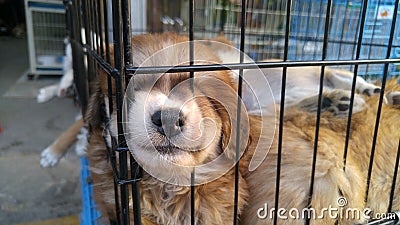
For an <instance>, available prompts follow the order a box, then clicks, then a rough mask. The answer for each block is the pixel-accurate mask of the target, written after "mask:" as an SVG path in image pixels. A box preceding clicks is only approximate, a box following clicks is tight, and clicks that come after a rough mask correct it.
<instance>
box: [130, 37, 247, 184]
mask: <svg viewBox="0 0 400 225" xmlns="http://www.w3.org/2000/svg"><path fill="white" fill-rule="evenodd" d="M151 41H152V40H147V42H146V45H138V44H137V45H135V44H134V45H133V46H136V48H138V49H136V51H138V52H142V53H143V52H145V51H147V52H146V55H143V56H142V58H143V59H144V58H146V59H144V60H142V61H141V62H140V64H141V66H163V65H173V66H174V65H188V63H187V61H188V59H189V51H188V47H189V45H188V43H184V44H179V42H177V43H173V41H176V40H171V39H167V41H165V42H164V44H165V45H167V46H171V45H172V44H177V45H175V46H172V47H171V48H169V47H167V46H163V45H162V44H161V45H160V41H159V40H157V42H153V43H152V42H151ZM149 45H150V46H149ZM157 45H158V46H159V48H155V47H154V46H157ZM149 48H150V49H151V48H153V49H152V51H149ZM163 48H164V50H162V51H159V50H161V49H163ZM133 52H135V49H133ZM196 52H197V53H196ZM195 63H196V64H216V63H219V61H218V58H217V57H216V56H215V55H213V54H212V52H211V51H209V50H208V49H207V48H206V47H205V46H202V45H195ZM137 64H139V63H137ZM125 103H126V105H127V109H128V110H127V112H128V113H127V123H126V126H125V128H126V129H125V132H126V137H127V141H128V145H129V148H130V150H131V152H132V154H133V155H134V157H135V159H136V160H137V161H138V162H139V163H140V164H141V165H142V166H143V168H144V169H145V170H153V173H158V174H163V175H165V174H171V173H172V174H173V175H180V174H185V175H187V174H188V171H189V170H192V169H193V167H197V166H201V165H205V164H207V163H210V162H212V161H215V160H216V159H217V158H219V157H220V158H224V159H225V161H226V160H227V159H228V160H230V161H232V160H233V161H234V158H235V157H234V154H235V147H234V146H235V140H236V135H234V133H236V121H237V118H236V117H237V106H238V97H237V91H236V85H235V82H234V81H233V80H232V78H231V77H230V76H229V73H228V72H227V71H207V72H196V73H194V77H193V78H190V74H189V73H187V72H183V73H159V74H136V75H135V76H134V78H133V81H131V83H130V85H129V86H128V89H127V95H126V101H125ZM242 111H243V113H242V116H241V118H242V121H244V122H242V126H243V127H244V128H245V130H247V132H246V131H245V132H241V135H243V136H248V129H246V126H247V125H248V122H247V121H248V120H247V117H246V113H245V107H244V106H242ZM242 133H243V134H242ZM246 143H247V138H243V140H242V145H241V146H242V148H241V152H243V150H244V146H245V144H246ZM218 164H219V166H222V164H224V163H222V164H221V162H219V163H218ZM232 165H233V164H232ZM215 169H217V168H215ZM154 171H155V172H154ZM172 174H171V175H172ZM152 175H153V176H154V174H152ZM167 179H169V178H167Z"/></svg>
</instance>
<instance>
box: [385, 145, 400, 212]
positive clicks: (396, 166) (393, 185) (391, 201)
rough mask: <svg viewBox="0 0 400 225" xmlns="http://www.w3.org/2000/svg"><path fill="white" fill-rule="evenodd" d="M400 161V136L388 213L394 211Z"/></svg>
mask: <svg viewBox="0 0 400 225" xmlns="http://www.w3.org/2000/svg"><path fill="white" fill-rule="evenodd" d="M399 161H400V138H399V146H398V147H397V156H396V162H395V163H394V172H393V180H392V188H391V190H390V198H389V206H388V210H387V212H388V213H389V212H391V211H392V205H393V198H394V192H395V190H396V180H397V173H398V170H399Z"/></svg>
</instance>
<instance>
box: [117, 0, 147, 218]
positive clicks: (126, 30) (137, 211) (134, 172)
mask: <svg viewBox="0 0 400 225" xmlns="http://www.w3.org/2000/svg"><path fill="white" fill-rule="evenodd" d="M121 6H122V8H121V13H122V34H123V43H124V68H123V69H124V75H125V84H126V85H127V84H128V78H127V75H128V74H127V72H126V70H125V69H126V66H128V65H129V64H130V63H131V57H132V56H131V24H130V21H131V18H130V12H131V9H130V1H129V0H122V5H121ZM132 79H134V78H133V77H132ZM132 81H133V80H132ZM130 164H131V165H130V166H131V179H135V180H136V179H138V178H139V177H141V175H142V171H141V168H140V167H139V165H138V164H137V162H136V161H135V159H134V158H133V156H132V155H130ZM139 188H140V187H139V181H136V182H134V183H133V184H132V200H133V219H134V224H135V225H140V224H142V218H141V217H142V216H141V206H140V190H139Z"/></svg>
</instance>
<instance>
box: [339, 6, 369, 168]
mask: <svg viewBox="0 0 400 225" xmlns="http://www.w3.org/2000/svg"><path fill="white" fill-rule="evenodd" d="M367 7H368V0H364V4H363V8H362V13H361V24H360V30H359V35H358V40H357V49H356V60H358V59H360V54H361V47H362V40H363V35H364V25H365V17H366V15H367ZM357 73H358V65H354V75H353V81H352V84H351V95H350V107H349V118H348V119H347V130H346V140H345V144H344V152H343V169H344V170H345V169H346V159H347V151H348V148H349V139H350V127H351V118H352V115H353V103H354V93H355V90H356V81H357Z"/></svg>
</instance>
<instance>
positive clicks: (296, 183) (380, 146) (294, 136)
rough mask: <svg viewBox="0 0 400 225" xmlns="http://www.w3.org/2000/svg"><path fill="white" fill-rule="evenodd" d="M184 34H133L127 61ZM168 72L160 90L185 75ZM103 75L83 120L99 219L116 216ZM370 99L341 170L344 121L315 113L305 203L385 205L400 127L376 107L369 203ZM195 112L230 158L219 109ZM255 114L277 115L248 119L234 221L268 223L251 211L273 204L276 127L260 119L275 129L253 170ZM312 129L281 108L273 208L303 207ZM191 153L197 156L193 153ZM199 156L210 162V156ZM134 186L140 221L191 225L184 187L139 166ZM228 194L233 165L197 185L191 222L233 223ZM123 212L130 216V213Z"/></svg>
mask: <svg viewBox="0 0 400 225" xmlns="http://www.w3.org/2000/svg"><path fill="white" fill-rule="evenodd" d="M186 40H187V38H185V37H181V36H178V35H174V34H161V35H141V36H137V37H134V38H133V39H132V52H135V53H138V54H137V56H135V57H134V60H137V61H134V62H133V65H135V66H136V65H139V64H140V63H141V62H143V60H145V58H147V57H149V55H151V54H152V53H154V52H156V51H157V50H160V49H162V48H164V47H165V46H164V44H166V43H169V44H173V43H179V42H183V41H186ZM201 50H202V54H206V55H207V54H210V55H211V56H212V55H213V54H212V53H211V51H209V50H207V49H206V48H204V47H202V49H201ZM197 52H199V51H197ZM185 57H186V55H185ZM213 60H215V59H213ZM166 63H168V62H166ZM210 76H214V77H215V78H217V79H219V80H221V81H222V82H224V83H225V84H226V85H229V86H231V87H232V88H233V89H234V90H236V86H235V83H234V82H233V81H232V80H231V78H229V76H228V75H227V74H226V73H225V72H223V71H220V72H215V73H211V75H210ZM166 77H167V76H166ZM170 77H171V78H162V80H163V81H164V82H162V84H159V85H160V87H161V89H165V91H168V90H170V89H171V87H172V86H173V84H174V83H177V82H178V83H179V82H181V81H182V80H184V79H187V78H188V75H187V74H180V75H171V76H170ZM106 78H107V76H106V75H105V73H100V74H99V80H98V81H97V88H95V89H96V90H97V91H96V93H95V94H94V95H93V96H92V98H91V100H90V105H89V110H88V115H87V116H86V122H87V123H88V124H89V129H90V132H91V136H90V139H89V147H88V158H89V161H90V164H91V171H92V178H93V184H94V186H93V188H94V197H95V201H96V203H97V204H98V207H99V209H100V211H101V212H102V214H103V217H104V218H105V222H107V218H110V219H115V217H116V215H115V195H114V179H113V173H112V169H111V165H110V158H109V156H108V154H107V150H106V149H107V147H106V145H105V143H104V139H103V136H102V134H103V129H104V125H103V124H102V121H104V119H105V118H103V115H102V113H101V107H100V105H101V104H105V102H104V101H107V98H105V96H107V86H106V80H105V79H106ZM168 79H170V80H168ZM392 83H393V82H392ZM392 83H390V84H388V89H391V90H394V89H395V88H397V87H398V86H396V85H395V84H392ZM169 85H171V86H169ZM207 88H208V90H207V91H209V92H216V93H217V94H218V89H214V90H213V89H212V88H211V87H207ZM224 97H225V98H226V99H227V100H228V102H230V103H231V104H236V101H237V100H236V99H237V96H236V95H235V96H233V95H226V96H224ZM114 102H115V101H114ZM376 103H377V97H368V99H367V104H368V107H369V108H368V109H366V110H365V111H362V112H359V113H356V114H354V115H353V122H352V128H351V139H350V144H349V152H348V156H347V165H346V170H345V171H343V161H342V159H343V149H344V140H345V131H346V126H347V120H346V119H343V118H335V117H333V116H332V114H331V113H329V112H326V113H324V114H323V115H322V118H321V126H320V133H319V134H320V137H319V142H318V155H317V164H316V173H315V183H314V194H313V197H312V200H311V205H310V206H311V207H313V208H315V209H317V210H318V209H322V208H324V207H328V205H329V204H330V205H332V206H337V204H336V201H337V198H338V197H339V196H340V195H343V196H344V197H346V198H347V200H348V205H347V206H348V207H355V208H360V209H362V208H364V207H367V206H368V207H371V208H372V209H374V210H375V211H376V212H384V211H386V210H387V205H388V202H387V199H388V194H389V190H390V187H391V181H392V174H393V170H394V168H393V167H394V166H393V165H394V160H395V155H396V149H397V144H398V139H399V137H400V130H399V129H398V127H400V122H399V121H400V116H399V115H400V114H399V111H398V110H399V109H398V108H395V107H394V106H384V107H383V110H382V116H381V120H380V127H379V135H378V140H377V145H376V152H375V160H374V170H373V174H372V179H371V186H370V192H369V193H370V195H369V201H368V203H367V204H366V205H365V203H364V193H365V187H366V173H367V170H368V162H369V154H370V153H369V152H370V150H371V144H372V132H373V128H374V121H375V117H376V108H377V107H376ZM196 104H198V105H199V106H200V108H201V109H204V108H207V107H209V108H216V109H219V107H220V105H218V103H215V102H213V101H209V100H206V99H203V100H201V101H199V102H196ZM202 113H203V114H206V116H208V117H212V118H214V119H215V121H217V123H218V126H217V127H218V128H219V129H220V132H221V143H220V145H218V148H216V149H215V151H216V153H215V154H226V157H227V158H230V159H231V158H232V157H234V155H233V154H232V152H231V150H232V146H227V145H228V144H227V140H229V139H230V137H232V136H235V135H236V134H234V133H230V127H231V126H232V124H231V123H230V122H229V118H228V117H229V115H228V113H227V112H226V110H216V111H215V112H213V111H212V110H207V111H202ZM111 117H112V116H111ZM261 119H262V120H264V121H274V120H275V119H276V118H268V117H265V118H259V117H256V116H250V117H249V123H250V127H251V129H250V138H249V140H248V147H247V150H246V152H245V155H244V157H243V158H242V160H241V161H240V174H239V185H240V188H239V207H238V208H239V214H240V224H244V225H249V224H270V223H271V222H272V221H271V220H268V219H267V220H259V219H258V218H257V215H256V213H257V210H258V209H259V208H260V207H263V206H264V204H265V203H268V204H269V205H270V206H271V207H273V204H274V196H275V180H276V179H275V174H276V166H277V165H276V157H277V138H276V137H277V136H276V135H277V127H275V126H274V124H275V123H268V122H267V123H264V124H266V126H267V127H265V128H267V129H269V130H274V129H275V130H276V134H275V138H274V142H273V144H272V147H271V149H270V152H269V154H268V156H267V158H266V160H265V161H264V162H263V163H262V164H261V166H260V167H259V168H257V169H256V170H255V171H253V172H249V171H248V163H249V162H250V159H251V156H252V155H253V151H254V149H255V146H256V145H257V143H258V140H259V135H260V130H261ZM233 130H235V129H233ZM314 132H315V114H313V113H308V112H305V111H303V110H298V109H297V108H296V107H291V108H290V109H287V111H286V112H285V122H284V133H283V137H284V138H283V149H282V163H281V168H282V174H281V179H280V198H279V207H284V208H298V209H302V208H305V207H307V206H308V205H307V203H308V200H307V199H308V193H309V183H310V174H311V162H312V152H313V142H314ZM128 141H129V140H128ZM261 144H262V143H261ZM192 156H193V157H196V155H195V154H193V155H192ZM213 157H215V156H213ZM206 160H212V158H208V159H206ZM203 161H204V160H203ZM140 192H141V196H140V201H141V207H142V208H141V210H142V223H143V224H145V225H147V224H190V187H185V186H176V185H172V184H167V183H164V182H161V181H159V180H158V179H156V178H153V177H152V176H150V175H149V174H147V173H146V172H144V174H143V179H142V181H141V182H140ZM398 194H399V190H398V188H397V189H396V194H395V196H398ZM233 197H234V170H233V169H231V170H229V171H228V172H227V173H226V174H224V175H223V176H222V177H220V178H218V179H216V180H214V181H212V182H209V183H206V184H202V185H198V186H196V187H195V199H196V201H195V212H196V222H197V224H207V225H208V224H230V223H232V221H233ZM399 201H400V200H399V197H396V199H395V201H394V206H395V207H394V209H398V208H399ZM131 212H132V209H131ZM130 218H131V219H132V218H133V215H132V214H131V217H130ZM313 222H314V223H318V224H332V222H333V221H332V220H329V219H328V218H325V219H323V220H318V221H313ZM340 222H344V221H340ZM353 222H354V221H353ZM279 223H280V224H303V222H302V221H301V220H285V221H279Z"/></svg>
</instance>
